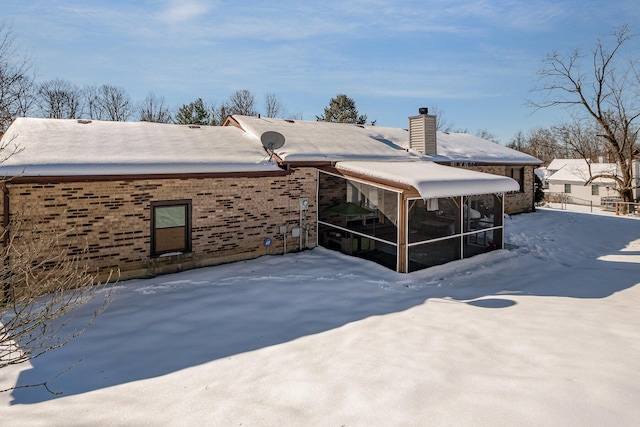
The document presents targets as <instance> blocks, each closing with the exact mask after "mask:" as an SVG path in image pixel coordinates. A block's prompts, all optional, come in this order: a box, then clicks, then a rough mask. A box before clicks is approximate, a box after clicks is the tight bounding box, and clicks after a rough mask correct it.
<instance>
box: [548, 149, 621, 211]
mask: <svg viewBox="0 0 640 427" xmlns="http://www.w3.org/2000/svg"><path fill="white" fill-rule="evenodd" d="M547 170H549V171H550V172H553V173H552V174H551V175H549V176H548V177H547V182H548V183H549V187H548V188H549V193H550V194H552V195H553V194H564V195H565V196H566V197H568V201H569V202H570V203H571V202H573V203H578V204H584V203H592V204H593V205H596V206H600V205H601V204H602V198H603V197H605V198H606V197H615V196H619V194H618V192H617V191H616V188H617V184H616V181H615V180H614V179H612V178H596V179H594V180H593V181H592V182H590V183H589V184H588V185H587V182H588V181H589V179H590V177H591V176H596V175H600V174H608V175H617V173H618V172H617V171H618V167H617V165H616V164H615V163H588V162H587V161H586V160H584V159H555V160H553V161H552V162H551V164H550V165H549V166H548V167H547Z"/></svg>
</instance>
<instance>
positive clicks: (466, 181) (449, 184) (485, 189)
mask: <svg viewBox="0 0 640 427" xmlns="http://www.w3.org/2000/svg"><path fill="white" fill-rule="evenodd" d="M336 168H337V169H338V170H340V171H342V172H346V173H347V174H348V173H352V174H358V175H363V176H367V177H370V178H378V179H381V180H387V181H393V182H397V183H401V184H407V185H410V186H412V187H414V188H415V189H416V190H418V192H419V193H420V196H422V198H423V199H432V198H437V197H454V196H467V195H474V194H490V193H503V192H508V191H518V190H519V189H520V185H519V184H518V183H517V182H516V181H515V180H513V179H511V178H507V177H505V176H499V175H492V174H487V173H481V172H475V171H471V170H468V169H461V168H454V167H451V166H443V165H439V164H437V163H433V162H429V161H422V162H353V161H347V162H338V163H336Z"/></svg>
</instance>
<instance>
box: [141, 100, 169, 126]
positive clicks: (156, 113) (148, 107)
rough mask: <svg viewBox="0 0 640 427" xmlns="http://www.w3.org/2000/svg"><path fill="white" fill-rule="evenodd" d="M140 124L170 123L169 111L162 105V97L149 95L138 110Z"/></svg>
mask: <svg viewBox="0 0 640 427" xmlns="http://www.w3.org/2000/svg"><path fill="white" fill-rule="evenodd" d="M139 113H140V121H141V122H155V123H171V121H172V117H171V111H169V107H167V106H166V105H165V104H164V98H163V97H160V98H158V97H156V96H155V94H153V93H149V94H148V95H147V97H146V98H145V99H144V101H142V104H141V105H140V108H139Z"/></svg>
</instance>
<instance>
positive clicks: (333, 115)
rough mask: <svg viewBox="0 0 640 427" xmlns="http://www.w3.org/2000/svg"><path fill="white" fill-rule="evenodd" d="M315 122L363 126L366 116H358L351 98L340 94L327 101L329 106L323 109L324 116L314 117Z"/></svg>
mask: <svg viewBox="0 0 640 427" xmlns="http://www.w3.org/2000/svg"><path fill="white" fill-rule="evenodd" d="M316 120H317V121H319V122H333V123H353V124H358V125H364V124H366V123H367V115H366V114H363V115H360V114H358V109H357V108H356V102H355V101H354V100H353V99H352V98H349V97H348V96H347V95H345V94H343V93H341V94H338V95H337V96H336V97H335V98H332V99H331V100H330V101H329V105H328V106H327V107H325V109H324V114H323V115H321V116H316ZM371 124H372V125H374V124H375V120H374V121H373V122H371Z"/></svg>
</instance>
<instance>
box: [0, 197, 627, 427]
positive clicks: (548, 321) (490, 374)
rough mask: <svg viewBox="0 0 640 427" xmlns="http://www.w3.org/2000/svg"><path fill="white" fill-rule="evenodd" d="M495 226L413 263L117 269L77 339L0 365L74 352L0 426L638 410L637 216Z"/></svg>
mask: <svg viewBox="0 0 640 427" xmlns="http://www.w3.org/2000/svg"><path fill="white" fill-rule="evenodd" d="M570 209H571V207H570ZM583 210H584V209H583ZM586 210H588V209H586ZM506 240H507V243H509V244H511V245H514V246H516V247H515V248H514V249H511V250H501V251H495V252H491V253H488V254H484V255H481V256H478V257H475V258H472V259H468V260H463V261H459V262H454V263H450V264H447V265H444V266H439V267H434V268H431V269H427V270H423V271H420V272H416V273H411V274H398V273H394V272H392V271H390V270H387V269H385V268H383V267H380V266H378V265H376V264H371V263H368V262H366V261H363V260H360V259H356V258H351V257H347V256H343V255H341V254H339V253H336V252H332V251H328V250H325V249H322V248H318V249H314V250H312V251H307V252H304V253H299V254H289V255H286V256H267V257H263V258H260V259H257V260H253V261H249V262H241V263H235V264H228V265H224V266H218V267H212V268H204V269H198V270H192V271H188V272H183V273H179V274H173V275H166V276H159V277H155V278H153V279H148V280H132V281H127V282H122V283H120V284H118V293H117V298H116V299H115V301H114V302H113V303H112V304H111V305H110V306H109V308H108V309H107V311H106V312H105V313H104V314H103V315H102V316H100V317H99V318H98V319H97V321H96V322H95V323H94V324H93V326H92V327H91V328H90V329H89V330H88V331H87V332H86V333H85V334H84V335H82V336H81V337H80V338H78V339H76V340H75V341H73V342H71V343H70V344H69V345H68V346H66V347H64V348H62V349H59V350H57V351H54V352H50V353H48V354H46V355H44V356H42V357H41V358H40V359H36V360H34V361H33V362H32V363H31V364H28V365H25V366H19V367H12V368H7V369H2V370H0V388H6V387H10V386H12V385H15V384H27V383H35V382H41V381H43V380H46V379H47V378H50V377H53V376H55V375H56V374H57V373H58V372H60V371H62V370H64V369H65V368H67V367H68V366H70V365H72V364H74V363H75V362H76V361H78V360H80V362H79V363H78V364H77V365H76V366H75V367H74V368H73V369H71V370H70V371H68V372H66V373H65V374H63V375H62V376H60V377H58V378H57V379H55V380H53V381H52V382H51V384H50V387H51V388H52V389H54V390H59V391H61V392H62V393H63V394H61V395H58V396H56V395H53V394H50V393H48V392H47V391H46V390H44V389H43V388H41V387H40V388H27V389H19V390H15V391H13V392H8V393H2V394H0V424H1V425H3V426H25V425H28V426H51V425H65V426H86V425H154V426H155V425H174V426H176V425H180V426H182V425H215V426H240V425H242V426H256V425H258V426H262V425H270V426H289V425H290V426H302V425H305V426H316V425H317V426H392V425H393V426H400V425H401V426H412V425H413V426H442V425H483V426H484V425H491V426H493V425H545V426H585V425H590V426H602V425H616V426H637V425H640V404H639V403H640V357H639V356H640V315H639V310H638V306H639V305H640V220H638V219H637V218H625V217H616V216H614V215H611V214H608V213H600V212H596V213H594V214H590V213H583V212H571V211H564V210H560V209H558V207H555V208H553V207H550V208H544V209H540V210H539V211H538V212H536V213H532V214H523V215H517V216H513V217H511V218H508V219H507V220H506ZM91 309H92V307H91V306H85V307H83V313H84V314H83V315H88V313H90V311H91Z"/></svg>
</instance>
